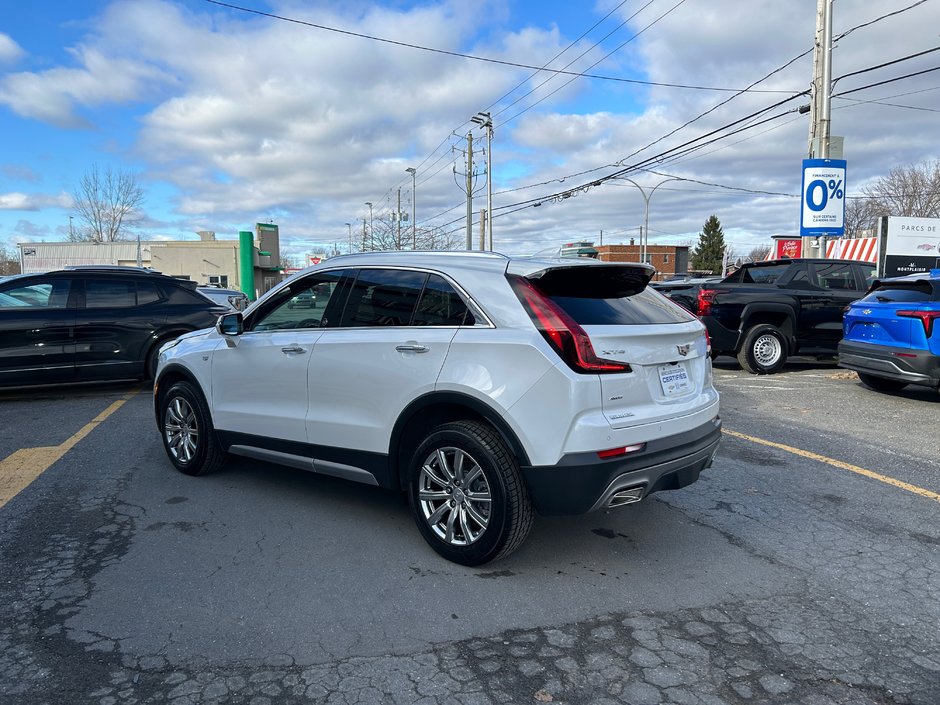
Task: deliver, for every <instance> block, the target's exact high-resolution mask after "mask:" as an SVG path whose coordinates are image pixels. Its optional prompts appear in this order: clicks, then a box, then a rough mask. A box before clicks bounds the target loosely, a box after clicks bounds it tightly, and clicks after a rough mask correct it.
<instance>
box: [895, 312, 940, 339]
mask: <svg viewBox="0 0 940 705" xmlns="http://www.w3.org/2000/svg"><path fill="white" fill-rule="evenodd" d="M897 315H899V316H903V317H904V318H919V319H920V322H921V323H923V324H924V333H925V334H926V335H927V337H928V338H929V337H930V335H931V334H932V333H933V322H934V320H936V319H937V318H940V311H898V312H897Z"/></svg>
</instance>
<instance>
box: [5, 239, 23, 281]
mask: <svg viewBox="0 0 940 705" xmlns="http://www.w3.org/2000/svg"><path fill="white" fill-rule="evenodd" d="M19 273H20V260H19V258H18V257H17V256H16V255H15V254H13V253H12V252H10V250H8V249H7V247H6V245H0V276H6V275H8V274H19Z"/></svg>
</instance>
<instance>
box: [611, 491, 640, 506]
mask: <svg viewBox="0 0 940 705" xmlns="http://www.w3.org/2000/svg"><path fill="white" fill-rule="evenodd" d="M641 499H643V486H642V485H641V486H639V487H629V488H627V489H624V490H618V491H617V492H614V493H613V494H612V495H611V497H610V500H609V501H608V502H607V508H608V509H613V508H614V507H622V506H624V505H625V504H636V503H637V502H639V501H640V500H641Z"/></svg>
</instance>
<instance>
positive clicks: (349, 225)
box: [346, 223, 352, 254]
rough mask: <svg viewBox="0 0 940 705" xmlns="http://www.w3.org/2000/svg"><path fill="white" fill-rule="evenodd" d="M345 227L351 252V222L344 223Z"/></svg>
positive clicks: (350, 251)
mask: <svg viewBox="0 0 940 705" xmlns="http://www.w3.org/2000/svg"><path fill="white" fill-rule="evenodd" d="M346 229H347V230H348V235H349V253H350V254H352V223H346Z"/></svg>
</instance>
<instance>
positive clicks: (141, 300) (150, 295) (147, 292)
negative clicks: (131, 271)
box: [137, 282, 160, 306]
mask: <svg viewBox="0 0 940 705" xmlns="http://www.w3.org/2000/svg"><path fill="white" fill-rule="evenodd" d="M159 300H160V291H159V290H158V289H157V285H156V284H154V283H153V282H137V305H138V306H143V305H144V304H152V303H154V302H156V301H159Z"/></svg>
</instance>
